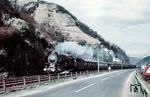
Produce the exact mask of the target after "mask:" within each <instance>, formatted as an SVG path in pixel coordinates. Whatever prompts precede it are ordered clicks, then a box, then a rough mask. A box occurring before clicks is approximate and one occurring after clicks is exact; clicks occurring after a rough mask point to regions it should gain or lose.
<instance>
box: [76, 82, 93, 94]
mask: <svg viewBox="0 0 150 97" xmlns="http://www.w3.org/2000/svg"><path fill="white" fill-rule="evenodd" d="M93 85H94V83H93V84H90V85H88V86H86V87H83V88H81V89H79V90H76V91H75V92H76V93H78V92H80V91H82V90H84V89H86V88H89V87H91V86H93Z"/></svg>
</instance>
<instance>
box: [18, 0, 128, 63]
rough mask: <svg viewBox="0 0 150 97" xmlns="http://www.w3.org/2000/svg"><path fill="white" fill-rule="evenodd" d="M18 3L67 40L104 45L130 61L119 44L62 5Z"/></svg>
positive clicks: (33, 1)
mask: <svg viewBox="0 0 150 97" xmlns="http://www.w3.org/2000/svg"><path fill="white" fill-rule="evenodd" d="M18 5H21V6H24V8H25V9H26V10H27V11H28V13H29V14H31V16H33V18H34V19H35V20H36V21H37V22H38V23H40V24H43V25H45V26H47V27H50V28H55V29H56V30H58V31H61V32H62V34H63V35H64V36H66V37H67V38H66V39H67V40H69V41H77V42H78V43H79V44H82V45H86V44H100V45H101V46H102V45H103V47H104V48H107V49H109V50H112V51H113V52H114V54H115V57H117V58H120V59H121V60H123V62H125V63H129V58H128V56H127V55H126V53H125V52H124V51H123V50H122V49H121V48H120V47H119V46H117V45H114V44H111V43H109V42H107V41H105V40H104V39H103V38H102V37H101V36H100V35H98V34H97V32H96V31H93V30H92V29H90V28H89V27H88V26H86V25H85V24H84V23H82V22H80V21H79V20H78V19H77V18H76V17H75V16H73V15H72V14H71V13H70V12H68V11H67V10H66V9H65V8H63V7H62V6H60V5H57V4H53V3H47V2H45V1H39V0H30V2H29V1H24V2H22V1H18Z"/></svg>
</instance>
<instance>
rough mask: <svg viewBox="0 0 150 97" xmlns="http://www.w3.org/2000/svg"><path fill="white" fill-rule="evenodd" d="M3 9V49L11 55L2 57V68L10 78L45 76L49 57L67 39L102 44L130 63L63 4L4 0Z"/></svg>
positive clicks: (0, 14) (0, 23)
mask: <svg viewBox="0 0 150 97" xmlns="http://www.w3.org/2000/svg"><path fill="white" fill-rule="evenodd" d="M0 6H1V7H0V50H2V51H5V52H6V53H7V55H4V54H0V68H5V70H6V71H7V72H8V73H9V76H23V75H36V74H43V73H44V71H43V68H44V67H45V63H47V55H48V54H49V52H51V50H52V49H53V48H54V46H55V45H56V44H57V43H58V42H63V41H64V40H65V41H77V42H78V43H79V44H82V45H85V44H96V43H100V44H101V45H103V46H105V47H106V48H107V49H110V50H112V51H113V52H114V54H116V55H115V56H117V57H119V56H120V55H121V57H122V56H124V57H123V58H124V59H125V60H126V61H128V60H127V56H126V54H125V53H124V52H123V51H122V49H120V48H119V47H118V46H115V45H110V43H108V42H107V41H105V40H104V39H103V38H101V36H100V35H98V34H97V32H95V31H93V30H92V29H90V28H89V27H88V26H86V25H85V24H83V23H82V22H80V21H78V20H77V18H76V17H75V16H73V15H72V14H71V13H69V12H68V11H67V10H66V9H64V8H63V7H61V6H59V5H56V4H53V3H46V2H44V1H40V0H9V1H8V0H0ZM0 70H1V69H0ZM0 72H1V71H0Z"/></svg>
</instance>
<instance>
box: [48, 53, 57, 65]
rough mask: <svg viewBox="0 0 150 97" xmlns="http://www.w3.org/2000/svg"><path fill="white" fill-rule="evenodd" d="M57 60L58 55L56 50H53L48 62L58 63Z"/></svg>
mask: <svg viewBox="0 0 150 97" xmlns="http://www.w3.org/2000/svg"><path fill="white" fill-rule="evenodd" d="M56 62H57V55H56V53H55V52H52V53H51V54H50V55H49V56H48V63H53V64H54V63H56Z"/></svg>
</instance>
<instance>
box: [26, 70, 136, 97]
mask: <svg viewBox="0 0 150 97" xmlns="http://www.w3.org/2000/svg"><path fill="white" fill-rule="evenodd" d="M133 78H134V70H123V71H117V72H110V73H107V74H104V75H103V74H101V75H98V76H95V77H92V78H88V79H84V80H80V81H76V82H74V83H70V84H65V85H62V86H58V87H55V88H52V89H50V90H46V91H44V92H38V93H34V94H31V95H28V96H24V97H135V95H134V93H130V84H131V83H132V80H133Z"/></svg>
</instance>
